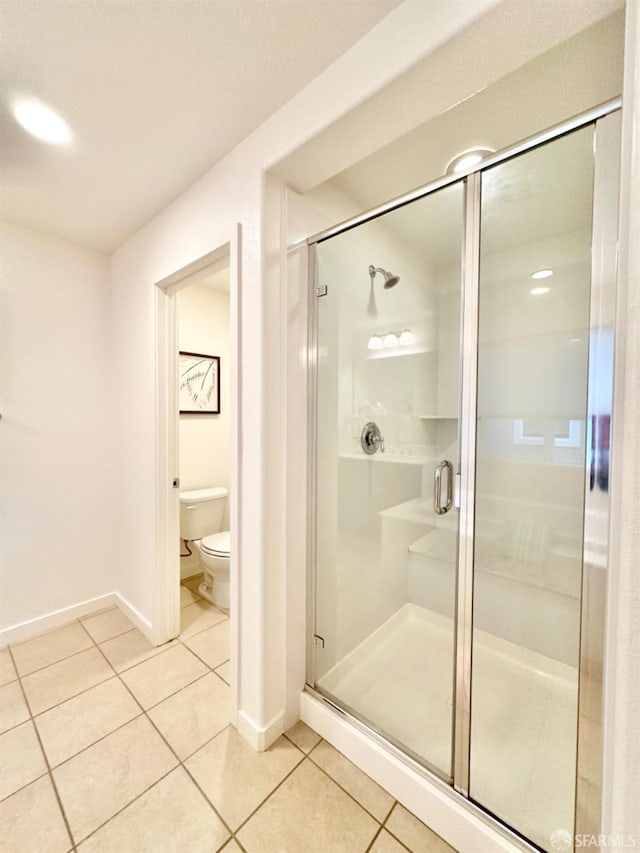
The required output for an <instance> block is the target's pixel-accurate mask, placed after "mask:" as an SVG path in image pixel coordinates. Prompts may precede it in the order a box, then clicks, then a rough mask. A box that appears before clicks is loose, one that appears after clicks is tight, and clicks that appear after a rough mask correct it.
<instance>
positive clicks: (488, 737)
mask: <svg viewBox="0 0 640 853" xmlns="http://www.w3.org/2000/svg"><path fill="white" fill-rule="evenodd" d="M452 672H453V624H452V620H451V619H448V618H447V617H445V616H442V615H440V614H438V613H434V612H433V611H430V610H428V609H426V608H423V607H419V606H417V605H415V604H405V605H404V606H403V607H402V608H400V610H398V611H397V612H396V613H395V614H394V615H393V616H392V617H391V618H390V619H388V620H387V621H386V622H385V623H384V624H383V625H381V626H380V628H378V629H377V630H376V631H374V632H373V634H371V635H370V636H369V637H367V638H366V639H365V640H364V641H363V642H361V643H360V644H359V645H358V646H356V647H355V648H354V649H353V650H352V651H351V652H350V653H349V654H348V655H347V656H346V657H344V658H343V659H342V660H341V661H339V662H338V663H337V664H336V665H335V666H334V667H333V668H332V669H331V670H329V671H328V672H327V673H326V674H325V675H323V676H322V677H321V678H319V679H318V681H317V686H318V687H319V688H321V689H322V690H323V691H324V692H325V693H327V694H330V695H331V696H332V697H333V698H334V699H335V700H337V701H338V703H339V704H343V705H345V706H348V707H349V708H351V709H353V710H354V711H355V712H356V713H357V714H358V715H359V716H361V717H362V718H364V719H365V720H367V721H369V722H371V723H372V724H373V725H374V726H375V727H376V728H378V729H380V730H382V731H383V732H386V733H387V734H388V735H390V736H391V738H393V739H394V740H395V741H398V742H400V743H402V744H404V745H406V747H408V749H409V750H410V751H411V752H413V753H414V754H415V755H417V756H419V757H422V758H424V759H425V761H427V762H428V763H429V764H431V765H434V766H436V767H438V768H439V769H440V770H442V771H443V773H445V774H447V775H450V772H451V729H452V708H453V684H452ZM576 691H577V670H576V669H574V668H573V667H570V666H567V665H566V664H563V663H560V662H558V661H555V660H553V659H551V658H548V657H545V656H544V655H541V654H538V653H537V652H532V651H530V650H529V649H525V648H523V647H521V646H517V645H515V644H513V643H510V642H507V641H505V640H502V639H500V638H498V637H495V636H493V635H491V634H487V633H485V632H482V631H476V632H475V634H474V656H473V690H472V712H471V719H472V728H471V744H472V747H471V783H470V793H471V797H472V798H473V799H474V800H475V801H476V802H478V803H479V804H480V805H482V806H484V807H485V808H487V809H488V810H489V811H491V812H493V813H494V814H495V815H496V816H498V817H500V819H501V820H503V821H504V822H505V823H507V824H509V825H511V826H513V827H514V828H515V829H517V830H518V831H519V832H521V833H522V834H523V835H525V836H526V837H527V838H530V839H531V840H533V841H534V842H536V843H537V844H539V845H540V846H542V847H548V844H549V836H550V834H551V833H552V832H553V831H554V830H556V829H567V830H568V831H569V832H571V833H572V831H573V830H572V827H573V810H574V794H573V791H574V784H575V783H574V779H575V760H576V755H575V742H576Z"/></svg>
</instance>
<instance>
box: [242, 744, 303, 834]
mask: <svg viewBox="0 0 640 853" xmlns="http://www.w3.org/2000/svg"><path fill="white" fill-rule="evenodd" d="M280 737H282V735H280ZM274 743H277V740H276V741H275V742H274ZM272 746H273V744H272ZM270 748H271V747H270ZM298 751H299V752H301V758H300V760H299V761H296V763H295V764H294V766H293V767H292V768H291V770H289V772H288V773H287V774H286V776H283V778H282V779H281V780H280V781H279V782H278V784H277V785H276V786H275V788H273V789H272V790H271V791H270V792H269V793H268V794H267V796H266V797H265V798H264V799H263V800H261V801H260V803H259V804H258V805H257V806H256V807H255V809H254V810H253V811H252V812H251V813H250V814H248V815H247V817H246V818H245V819H244V820H243V821H242V823H241V824H240V826H239V827H238V828H237V829H236V833H238V832H240V830H241V829H243V828H244V827H245V826H246V825H247V824H248V823H249V821H250V820H251V818H252V817H253V816H254V815H255V814H256V812H258V811H260V809H261V808H262V806H263V805H264V804H265V803H266V802H267V800H269V799H270V798H271V797H272V796H273V795H274V794H275V792H276V791H277V790H278V789H279V788H281V787H282V786H283V785H284V783H285V782H286V781H287V779H289V777H290V776H292V775H293V774H294V773H295V772H296V770H297V769H298V767H300V766H301V765H302V764H304V762H305V760H306V758H307V756H306V755H305V754H304V753H303V752H302V751H301V750H298Z"/></svg>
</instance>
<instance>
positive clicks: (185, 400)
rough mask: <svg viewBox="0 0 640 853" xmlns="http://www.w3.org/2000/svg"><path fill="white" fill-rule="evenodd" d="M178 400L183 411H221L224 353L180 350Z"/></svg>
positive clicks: (211, 412)
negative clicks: (221, 358)
mask: <svg viewBox="0 0 640 853" xmlns="http://www.w3.org/2000/svg"><path fill="white" fill-rule="evenodd" d="M178 404H179V410H180V414H181V415H219V414H220V356H217V355H205V354H204V353H199V352H183V351H182V350H181V351H180V353H179V354H178Z"/></svg>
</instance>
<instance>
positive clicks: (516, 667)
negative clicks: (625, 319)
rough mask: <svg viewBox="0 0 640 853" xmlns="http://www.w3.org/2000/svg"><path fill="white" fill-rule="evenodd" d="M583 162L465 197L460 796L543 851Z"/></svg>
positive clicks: (584, 281)
mask: <svg viewBox="0 0 640 853" xmlns="http://www.w3.org/2000/svg"><path fill="white" fill-rule="evenodd" d="M593 152H594V125H587V126H586V127H584V128H582V129H580V130H577V131H574V132H573V133H570V134H567V135H566V136H563V137H560V138H559V139H556V140H554V141H552V142H549V143H547V144H545V145H542V146H540V147H538V148H535V149H533V150H531V151H529V152H527V153H525V154H521V155H520V156H518V157H515V158H513V159H511V160H508V161H506V162H504V163H500V164H499V165H496V166H494V167H492V168H489V169H487V170H485V171H484V172H483V173H482V185H481V192H482V204H481V230H480V285H479V334H478V394H477V405H478V410H477V443H476V481H475V484H476V496H475V553H474V596H473V614H474V615H473V667H472V690H471V760H470V785H469V792H470V795H471V797H472V798H473V799H474V800H476V801H477V802H479V803H480V804H481V805H483V806H484V807H485V808H487V809H489V810H490V811H491V812H493V813H494V814H496V815H499V816H500V818H501V819H502V820H504V821H505V822H506V823H508V824H510V825H511V826H513V827H514V828H515V829H517V830H518V831H520V832H521V833H522V834H523V835H525V836H526V837H527V838H530V839H532V840H533V841H534V842H535V843H536V844H538V845H539V846H540V847H542V848H543V849H545V850H552V849H554V847H553V841H554V837H555V836H554V835H553V834H554V833H565V835H564V836H562V837H563V838H564V837H568V838H569V839H571V837H572V836H573V832H574V805H575V803H574V800H575V784H576V743H577V722H578V666H579V652H580V601H581V586H582V543H583V523H584V506H585V476H584V472H585V459H586V453H587V447H586V443H587V434H588V430H587V422H586V411H587V388H588V376H589V336H590V329H589V325H590V320H589V313H590V293H591V290H590V288H591V243H592V211H593V174H594V153H593ZM558 837H559V836H558Z"/></svg>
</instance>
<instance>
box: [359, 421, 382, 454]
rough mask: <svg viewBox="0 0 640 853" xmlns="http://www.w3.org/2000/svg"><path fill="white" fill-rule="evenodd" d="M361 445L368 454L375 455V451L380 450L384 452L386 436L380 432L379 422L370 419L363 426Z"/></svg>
mask: <svg viewBox="0 0 640 853" xmlns="http://www.w3.org/2000/svg"><path fill="white" fill-rule="evenodd" d="M360 446H361V447H362V449H363V450H364V452H365V453H366V454H367V456H373V454H374V453H377V452H378V450H380V453H384V438H383V437H382V435H381V434H380V427H379V426H378V424H376V423H374V422H373V421H369V423H366V424H365V425H364V426H363V427H362V432H361V433H360Z"/></svg>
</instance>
